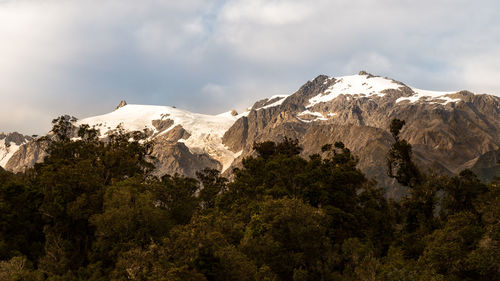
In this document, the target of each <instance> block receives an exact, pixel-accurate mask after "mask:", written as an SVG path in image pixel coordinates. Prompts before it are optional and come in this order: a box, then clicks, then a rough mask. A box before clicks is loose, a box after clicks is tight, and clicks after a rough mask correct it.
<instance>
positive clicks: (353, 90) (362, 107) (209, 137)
mask: <svg viewBox="0 0 500 281" xmlns="http://www.w3.org/2000/svg"><path fill="white" fill-rule="evenodd" d="M393 118H399V119H403V120H406V124H407V125H406V126H405V128H404V129H403V131H402V137H403V138H405V139H406V140H408V141H409V142H410V143H411V144H412V145H413V148H414V156H415V159H416V161H417V163H420V164H421V165H425V166H426V167H432V169H433V172H435V171H438V172H441V173H447V174H453V173H457V172H459V171H461V170H463V169H465V168H471V169H473V170H474V171H476V172H478V174H479V175H480V177H482V179H483V180H488V179H489V178H490V177H491V176H492V171H495V169H497V168H498V166H497V164H496V160H497V155H498V152H499V151H500V121H499V120H500V98H499V97H496V96H492V95H486V94H482V95H479V94H473V93H471V92H468V91H450V92H433V91H426V90H420V89H416V88H412V87H409V86H407V85H405V84H403V83H401V82H398V81H395V80H392V79H389V78H384V77H379V76H374V75H371V74H369V73H366V72H360V73H359V74H358V75H351V76H343V77H328V76H325V75H320V76H318V77H316V78H315V79H313V80H310V81H308V82H307V83H306V84H304V85H303V86H302V87H301V88H300V89H299V90H298V91H296V92H295V93H293V94H291V95H279V96H273V97H270V98H267V99H263V100H260V101H257V102H256V103H255V104H254V105H253V106H252V107H251V108H250V109H249V110H248V111H247V112H244V113H242V114H237V113H236V112H235V111H232V112H227V113H223V114H219V115H204V114H197V113H191V112H188V111H185V110H181V109H177V108H175V107H169V106H147V105H129V104H127V103H126V102H124V101H122V102H121V103H120V105H119V106H118V107H117V108H116V109H115V110H114V111H113V112H111V113H108V114H104V115H101V116H95V117H90V118H86V119H82V120H79V121H77V122H76V124H75V125H80V124H89V125H91V126H94V127H96V128H98V129H99V130H100V132H101V134H102V136H103V137H105V136H106V135H107V134H109V133H110V132H111V131H113V130H115V129H116V128H117V127H118V126H121V127H122V128H123V129H124V130H144V131H145V132H147V134H148V135H149V137H150V138H151V139H152V140H154V142H155V147H154V151H153V155H154V156H155V157H156V160H155V165H156V167H157V169H156V174H158V175H162V174H165V173H170V174H173V173H179V174H184V175H187V176H194V175H195V172H196V171H197V170H199V169H202V168H205V167H211V168H216V169H219V170H221V171H223V172H224V173H225V174H226V175H229V174H230V172H231V170H232V169H230V168H231V167H237V166H238V165H239V164H240V163H241V159H242V158H243V157H245V156H248V155H251V154H252V153H253V150H252V146H253V143H254V142H259V141H265V140H274V141H280V140H281V139H282V138H283V137H285V136H287V137H291V138H297V139H299V141H300V143H301V145H302V146H303V147H304V151H303V154H304V156H307V155H310V154H313V153H319V152H320V149H321V146H322V145H323V144H326V143H334V142H336V141H342V142H344V143H345V144H346V146H347V147H349V148H351V149H352V150H353V151H354V153H355V154H356V155H358V156H359V160H360V161H359V168H360V169H361V170H362V171H363V172H365V174H366V175H368V176H369V177H373V178H375V179H376V180H377V181H378V182H379V184H381V185H383V186H385V187H387V193H388V196H391V197H399V196H400V195H401V194H402V192H401V189H400V187H398V186H397V184H395V183H394V181H392V180H391V179H390V178H388V177H387V176H386V175H385V155H386V153H387V151H388V149H389V147H390V145H391V143H392V142H393V139H392V137H391V135H390V133H389V132H388V126H389V122H390V121H391V119H393ZM41 146H43V144H39V143H38V142H28V143H26V144H23V145H21V146H20V148H19V149H18V151H17V152H15V153H14V154H13V155H12V157H11V158H10V159H9V161H7V162H6V163H5V164H3V165H2V166H3V167H5V168H6V169H7V170H11V171H15V172H17V171H22V170H23V169H25V167H26V166H30V165H33V164H34V163H35V162H36V161H41V159H42V157H43V155H44V153H43V150H44V149H43V147H41ZM12 151H13V150H11V152H12Z"/></svg>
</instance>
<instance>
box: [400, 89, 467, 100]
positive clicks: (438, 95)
mask: <svg viewBox="0 0 500 281" xmlns="http://www.w3.org/2000/svg"><path fill="white" fill-rule="evenodd" d="M412 91H413V92H415V94H414V95H412V96H410V97H401V98H398V99H397V100H396V103H399V102H402V101H406V100H407V101H409V102H410V103H415V102H417V101H425V102H430V103H439V104H448V103H450V102H459V101H461V99H453V98H450V97H447V96H446V95H450V94H454V93H456V91H455V92H437V91H427V90H421V89H416V88H412Z"/></svg>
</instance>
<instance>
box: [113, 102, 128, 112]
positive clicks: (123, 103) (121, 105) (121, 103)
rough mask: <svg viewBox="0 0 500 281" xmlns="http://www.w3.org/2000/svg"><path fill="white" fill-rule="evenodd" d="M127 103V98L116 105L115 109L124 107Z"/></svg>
mask: <svg viewBox="0 0 500 281" xmlns="http://www.w3.org/2000/svg"><path fill="white" fill-rule="evenodd" d="M126 105H127V102H126V101H125V100H122V101H120V103H119V104H118V105H117V106H116V108H115V110H117V109H118V108H121V107H124V106H126Z"/></svg>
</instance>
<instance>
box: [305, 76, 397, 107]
mask: <svg viewBox="0 0 500 281" xmlns="http://www.w3.org/2000/svg"><path fill="white" fill-rule="evenodd" d="M330 79H331V78H330ZM335 79H336V82H335V84H333V85H332V86H331V87H329V88H328V89H326V90H325V91H324V92H323V93H321V94H319V95H317V96H315V97H313V98H311V99H310V100H309V104H308V105H307V106H306V107H307V108H310V107H312V106H314V105H316V104H318V103H322V102H328V101H331V100H333V99H335V98H336V97H338V96H340V95H356V94H357V95H367V96H379V97H382V96H384V95H385V94H384V93H382V91H384V90H387V89H399V88H400V87H402V86H401V85H400V84H397V83H395V82H394V81H392V80H390V79H387V78H382V77H369V76H368V75H350V76H342V77H338V78H335Z"/></svg>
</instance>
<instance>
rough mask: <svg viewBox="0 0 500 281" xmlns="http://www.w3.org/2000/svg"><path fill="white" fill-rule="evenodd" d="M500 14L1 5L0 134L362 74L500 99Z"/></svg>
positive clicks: (250, 1)
mask: <svg viewBox="0 0 500 281" xmlns="http://www.w3.org/2000/svg"><path fill="white" fill-rule="evenodd" d="M498 11H500V4H497V2H496V1H489V0H484V1H466V0H458V1H456V0H454V1H451V0H440V1H430V0H424V1H395V0H381V1H370V0H354V1H353V0H350V1H347V0H338V1H326V0H316V1H311V0H289V1H278V0H267V1H264V0H228V1H222V0H221V1H203V0H183V1H160V0H144V1H140V3H139V2H137V1H132V0H101V1H85V0H73V1H63V0H43V1H34V0H15V1H14V0H10V1H1V2H0V77H1V78H0V79H1V83H0V100H1V102H0V131H2V130H5V131H12V130H21V131H23V132H25V133H43V132H44V131H46V130H48V128H49V127H50V120H51V119H52V118H53V117H56V116H57V115H59V114H63V113H71V114H73V115H76V116H77V117H86V116H89V115H95V114H101V113H105V112H108V111H110V110H111V109H113V108H114V106H115V103H118V102H119V101H120V100H121V99H127V101H128V102H129V103H143V104H165V105H176V106H179V107H184V108H186V109H189V110H193V111H198V112H204V113H219V112H222V111H226V110H229V109H231V108H237V109H238V110H241V109H243V108H245V107H246V106H249V105H250V103H251V102H252V101H254V100H257V99H259V98H262V97H265V96H269V95H273V94H277V93H290V92H292V91H294V90H295V89H297V88H298V87H299V86H300V85H301V84H303V83H304V82H305V81H307V80H309V79H312V78H314V77H315V76H316V75H318V74H328V75H346V74H353V73H356V72H358V71H359V70H361V69H366V70H367V71H370V72H372V73H375V74H379V75H384V76H389V77H393V78H395V79H398V80H401V81H403V82H405V83H408V84H410V85H412V86H415V87H419V88H429V89H431V90H453V89H457V90H458V89H470V90H473V91H479V92H489V93H500V82H498V79H496V77H498V75H500V73H499V66H500V61H499V60H498V59H497V58H498V57H499V54H500V31H499V30H498V28H497V27H498V26H499V25H500V17H499V15H498V13H499V12H498Z"/></svg>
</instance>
